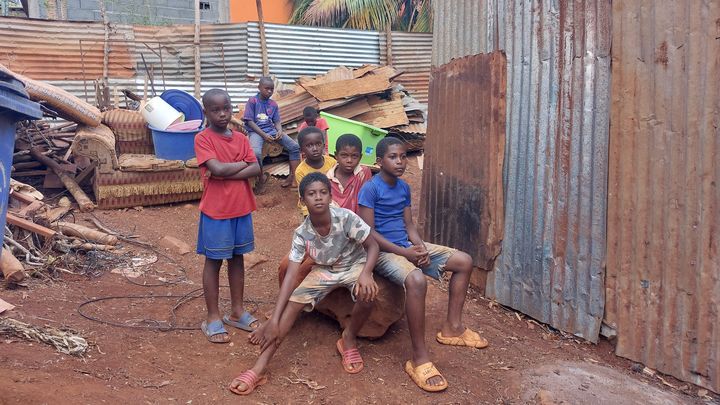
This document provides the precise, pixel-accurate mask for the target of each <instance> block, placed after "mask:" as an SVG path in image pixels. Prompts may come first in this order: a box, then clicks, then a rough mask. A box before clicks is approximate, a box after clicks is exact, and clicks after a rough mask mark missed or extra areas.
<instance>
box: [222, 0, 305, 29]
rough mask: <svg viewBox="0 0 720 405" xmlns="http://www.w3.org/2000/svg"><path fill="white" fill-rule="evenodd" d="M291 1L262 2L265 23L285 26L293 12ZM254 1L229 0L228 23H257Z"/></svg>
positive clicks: (263, 0)
mask: <svg viewBox="0 0 720 405" xmlns="http://www.w3.org/2000/svg"><path fill="white" fill-rule="evenodd" d="M292 5H293V2H292V0H262V9H263V17H264V19H265V22H268V23H278V24H287V23H288V20H290V16H291V15H292V10H293V6H292ZM257 20H258V15H257V6H256V2H255V0H230V21H231V22H247V21H257Z"/></svg>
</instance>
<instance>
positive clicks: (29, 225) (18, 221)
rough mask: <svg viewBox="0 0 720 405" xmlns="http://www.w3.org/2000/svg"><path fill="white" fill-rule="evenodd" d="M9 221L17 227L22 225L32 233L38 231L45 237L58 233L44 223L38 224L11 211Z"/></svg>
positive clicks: (8, 214) (37, 232)
mask: <svg viewBox="0 0 720 405" xmlns="http://www.w3.org/2000/svg"><path fill="white" fill-rule="evenodd" d="M7 223H8V224H10V225H15V226H17V227H20V228H22V229H25V230H27V231H30V232H32V233H36V234H38V235H40V236H43V237H45V238H52V237H53V236H55V234H56V232H55V231H53V230H52V229H49V228H46V227H44V226H42V225H38V224H36V223H34V222H31V221H28V220H27V219H24V218H20V217H18V216H17V215H15V214H12V213H10V212H8V213H7Z"/></svg>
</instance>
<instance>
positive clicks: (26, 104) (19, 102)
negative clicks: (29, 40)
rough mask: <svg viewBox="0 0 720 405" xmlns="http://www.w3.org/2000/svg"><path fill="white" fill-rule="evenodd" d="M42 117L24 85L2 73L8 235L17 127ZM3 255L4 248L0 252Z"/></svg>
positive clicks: (0, 123)
mask: <svg viewBox="0 0 720 405" xmlns="http://www.w3.org/2000/svg"><path fill="white" fill-rule="evenodd" d="M39 118H42V111H41V110H40V104H38V103H36V102H34V101H30V99H29V98H28V94H27V92H26V91H25V85H23V84H22V82H20V81H18V80H15V79H14V78H13V77H11V76H9V75H8V74H6V73H4V72H2V71H0V202H2V210H1V211H0V230H2V234H3V235H4V234H5V220H6V218H7V207H8V199H9V198H10V170H11V167H12V157H13V150H14V149H15V124H16V123H17V122H18V121H22V120H33V119H39ZM0 254H2V249H0Z"/></svg>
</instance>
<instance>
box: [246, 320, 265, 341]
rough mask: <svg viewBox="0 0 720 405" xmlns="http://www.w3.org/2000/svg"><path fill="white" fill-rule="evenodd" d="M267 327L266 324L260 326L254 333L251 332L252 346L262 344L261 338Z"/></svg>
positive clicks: (249, 336)
mask: <svg viewBox="0 0 720 405" xmlns="http://www.w3.org/2000/svg"><path fill="white" fill-rule="evenodd" d="M253 323H254V322H253ZM265 325H266V324H264V323H263V324H261V325H260V326H258V327H257V328H255V330H254V331H252V332H250V334H249V335H248V340H249V341H250V343H252V344H254V345H259V344H260V337H261V336H262V334H263V330H264V329H265Z"/></svg>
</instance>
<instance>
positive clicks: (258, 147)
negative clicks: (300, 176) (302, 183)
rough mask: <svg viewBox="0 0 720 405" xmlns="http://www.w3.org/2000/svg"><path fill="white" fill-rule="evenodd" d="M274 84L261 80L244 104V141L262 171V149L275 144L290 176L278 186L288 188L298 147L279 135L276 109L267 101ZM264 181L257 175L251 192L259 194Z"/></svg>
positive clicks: (296, 160) (279, 124)
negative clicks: (284, 154) (287, 160)
mask: <svg viewBox="0 0 720 405" xmlns="http://www.w3.org/2000/svg"><path fill="white" fill-rule="evenodd" d="M274 91H275V84H274V83H273V81H272V79H270V78H269V77H262V78H260V81H259V82H258V93H257V94H256V95H254V96H252V97H250V99H248V101H247V103H246V104H245V113H244V115H243V121H245V125H246V127H247V128H248V139H249V140H250V146H252V149H253V152H255V157H256V158H257V161H258V163H259V164H260V167H261V169H262V148H263V144H265V142H278V143H279V144H280V145H282V146H283V148H285V149H286V150H287V151H288V153H289V154H290V176H288V178H287V179H286V180H285V181H283V183H282V184H281V186H282V187H289V186H290V185H292V182H293V178H294V177H295V169H296V168H297V166H298V164H299V163H300V146H298V144H297V142H295V141H293V139H292V138H290V137H289V136H287V135H286V134H284V133H283V130H282V124H281V121H280V107H279V106H278V104H277V103H276V102H275V101H274V100H271V99H270V97H272V95H273V92H274ZM266 181H267V174H266V173H260V176H259V178H258V183H257V185H256V186H255V190H256V192H257V193H258V194H260V193H262V190H263V189H264V187H265V182H266Z"/></svg>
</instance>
